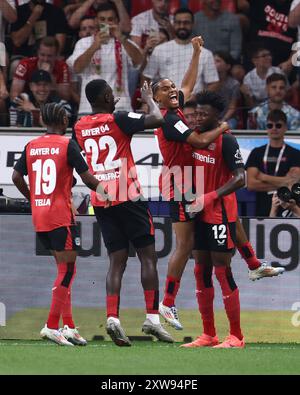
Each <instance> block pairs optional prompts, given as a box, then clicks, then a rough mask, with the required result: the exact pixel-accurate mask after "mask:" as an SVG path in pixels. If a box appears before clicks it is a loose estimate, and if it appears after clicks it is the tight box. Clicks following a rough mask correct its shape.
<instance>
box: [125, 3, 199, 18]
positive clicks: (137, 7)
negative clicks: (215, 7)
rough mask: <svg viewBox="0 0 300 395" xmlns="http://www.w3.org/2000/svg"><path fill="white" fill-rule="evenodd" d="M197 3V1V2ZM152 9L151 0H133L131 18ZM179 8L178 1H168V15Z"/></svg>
mask: <svg viewBox="0 0 300 395" xmlns="http://www.w3.org/2000/svg"><path fill="white" fill-rule="evenodd" d="M198 1H199V0H198ZM150 8H152V1H151V0H133V1H132V2H131V13H130V14H131V17H134V16H135V15H137V14H140V13H141V12H144V11H147V10H150ZM178 8H180V0H171V1H170V13H171V14H174V12H175V11H176V10H177V9H178Z"/></svg>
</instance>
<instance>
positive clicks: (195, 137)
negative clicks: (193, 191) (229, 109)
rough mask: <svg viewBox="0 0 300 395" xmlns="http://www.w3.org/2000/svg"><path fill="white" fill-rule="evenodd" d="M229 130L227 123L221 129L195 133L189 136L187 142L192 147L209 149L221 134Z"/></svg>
mask: <svg viewBox="0 0 300 395" xmlns="http://www.w3.org/2000/svg"><path fill="white" fill-rule="evenodd" d="M227 130H229V125H228V123H227V122H223V123H222V124H221V125H220V126H219V127H217V128H216V129H213V130H211V131H209V132H205V133H196V132H193V133H191V134H190V135H189V137H188V138H187V140H186V142H187V143H188V144H190V145H191V146H192V147H194V148H197V149H202V148H206V147H208V146H209V145H210V144H211V143H212V142H213V141H215V140H216V138H218V137H219V136H220V134H222V133H224V132H226V131H227Z"/></svg>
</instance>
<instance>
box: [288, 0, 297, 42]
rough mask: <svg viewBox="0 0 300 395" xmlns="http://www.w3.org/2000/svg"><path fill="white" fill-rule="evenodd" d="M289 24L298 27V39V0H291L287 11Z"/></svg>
mask: <svg viewBox="0 0 300 395" xmlns="http://www.w3.org/2000/svg"><path fill="white" fill-rule="evenodd" d="M289 26H290V27H291V28H298V41H300V0H293V1H292V4H291V8H290V13H289Z"/></svg>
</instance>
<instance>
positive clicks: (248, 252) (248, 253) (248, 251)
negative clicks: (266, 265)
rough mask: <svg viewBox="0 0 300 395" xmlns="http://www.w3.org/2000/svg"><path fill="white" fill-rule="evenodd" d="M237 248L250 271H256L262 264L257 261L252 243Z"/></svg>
mask: <svg viewBox="0 0 300 395" xmlns="http://www.w3.org/2000/svg"><path fill="white" fill-rule="evenodd" d="M237 248H238V250H239V253H240V254H241V256H242V258H243V259H244V260H245V261H246V263H247V265H248V267H249V269H250V270H255V269H257V268H259V267H260V265H261V263H260V262H259V260H258V259H257V256H256V254H255V252H254V250H253V247H252V245H251V243H250V241H248V242H247V243H245V244H243V245H241V246H237Z"/></svg>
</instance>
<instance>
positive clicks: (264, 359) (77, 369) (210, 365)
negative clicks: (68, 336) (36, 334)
mask: <svg viewBox="0 0 300 395" xmlns="http://www.w3.org/2000/svg"><path fill="white" fill-rule="evenodd" d="M0 354H1V358H0V373H1V374H7V375H13V374H14V375H15V374H22V375H24V374H26V375H28V374H38V375H39V374H50V375H52V374H55V375H64V374H71V375H85V374H90V375H91V374H92V375H140V374H144V375H203V374H208V375H216V374H223V375H230V374H238V375H242V374H258V375H261V374H271V375H283V374H289V375H291V374H299V373H300V345H295V344H294V345H292V344H285V345H282V344H268V345H266V344H248V345H247V347H246V348H245V349H231V350H215V349H211V348H205V349H182V348H179V344H177V343H176V344H172V345H168V344H162V343H157V342H141V341H138V342H135V343H134V345H133V346H132V347H126V348H120V347H117V346H115V345H114V344H112V342H108V341H102V342H90V343H89V345H88V346H87V347H73V348H70V347H59V346H57V345H55V344H53V343H50V342H47V341H45V342H43V341H12V340H2V341H1V342H0Z"/></svg>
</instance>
